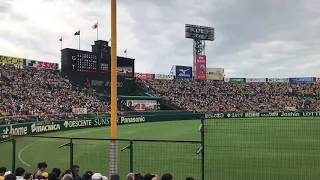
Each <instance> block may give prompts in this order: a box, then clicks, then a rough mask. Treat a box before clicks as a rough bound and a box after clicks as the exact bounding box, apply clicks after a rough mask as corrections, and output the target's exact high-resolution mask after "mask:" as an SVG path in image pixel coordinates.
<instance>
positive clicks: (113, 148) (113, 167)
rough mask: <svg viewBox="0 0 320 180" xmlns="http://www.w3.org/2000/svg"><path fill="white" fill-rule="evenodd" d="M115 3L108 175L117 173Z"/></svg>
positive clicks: (113, 4) (113, 7)
mask: <svg viewBox="0 0 320 180" xmlns="http://www.w3.org/2000/svg"><path fill="white" fill-rule="evenodd" d="M116 138H117V1H116V0H111V139H112V140H111V142H110V151H109V152H110V164H109V172H110V173H109V175H110V176H111V175H113V174H116V173H117V143H116Z"/></svg>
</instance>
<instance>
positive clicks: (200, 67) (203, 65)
mask: <svg viewBox="0 0 320 180" xmlns="http://www.w3.org/2000/svg"><path fill="white" fill-rule="evenodd" d="M206 70H207V57H206V56H204V55H196V79H197V80H206V79H207V78H206V75H207V73H206Z"/></svg>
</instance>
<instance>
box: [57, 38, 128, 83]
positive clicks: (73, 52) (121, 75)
mask: <svg viewBox="0 0 320 180" xmlns="http://www.w3.org/2000/svg"><path fill="white" fill-rule="evenodd" d="M110 59H111V57H110V47H109V46H108V42H106V41H101V40H99V41H95V44H94V45H92V52H89V51H82V50H77V49H70V48H66V49H62V50H61V65H62V67H61V70H62V73H63V74H66V75H70V74H74V73H83V74H87V75H88V74H90V76H93V75H96V76H100V75H101V74H104V75H107V76H106V77H109V78H110V75H111V74H110V73H111V72H110V69H111V61H110ZM117 75H118V79H119V80H121V79H124V80H133V78H134V59H131V58H124V57H117ZM109 78H107V79H109Z"/></svg>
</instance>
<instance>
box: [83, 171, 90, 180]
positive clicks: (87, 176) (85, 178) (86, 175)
mask: <svg viewBox="0 0 320 180" xmlns="http://www.w3.org/2000/svg"><path fill="white" fill-rule="evenodd" d="M92 175H93V172H92V171H87V172H85V173H84V175H83V176H82V180H90V179H91V177H92Z"/></svg>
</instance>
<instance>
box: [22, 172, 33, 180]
mask: <svg viewBox="0 0 320 180" xmlns="http://www.w3.org/2000/svg"><path fill="white" fill-rule="evenodd" d="M31 178H32V174H31V173H26V174H25V175H24V176H23V179H25V180H31Z"/></svg>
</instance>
